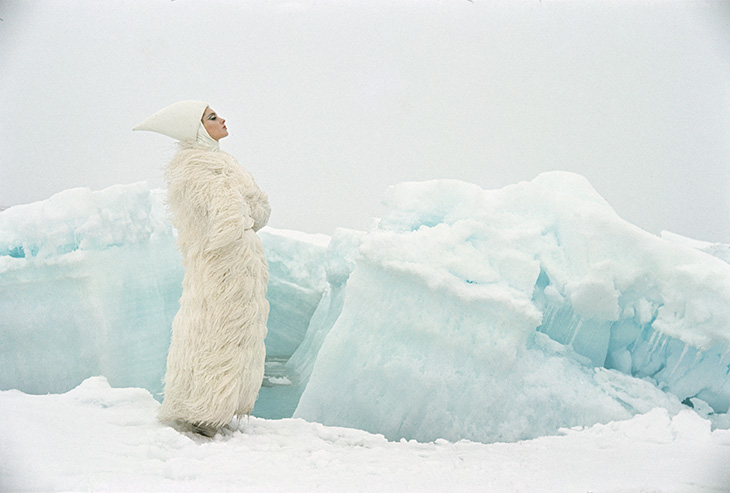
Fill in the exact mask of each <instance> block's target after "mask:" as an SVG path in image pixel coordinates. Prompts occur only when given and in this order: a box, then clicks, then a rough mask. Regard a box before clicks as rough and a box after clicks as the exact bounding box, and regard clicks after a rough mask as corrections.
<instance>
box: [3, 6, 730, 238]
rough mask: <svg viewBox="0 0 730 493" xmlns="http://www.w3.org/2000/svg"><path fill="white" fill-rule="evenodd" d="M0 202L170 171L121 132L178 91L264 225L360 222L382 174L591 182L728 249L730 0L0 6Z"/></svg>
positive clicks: (625, 207)
mask: <svg viewBox="0 0 730 493" xmlns="http://www.w3.org/2000/svg"><path fill="white" fill-rule="evenodd" d="M0 18H1V19H2V21H0V114H2V115H3V116H4V118H3V119H2V123H0V125H1V127H0V205H2V206H9V205H14V204H18V203H27V202H32V201H36V200H40V199H44V198H47V197H49V196H50V195H52V194H54V193H56V192H59V191H61V190H64V189H67V188H72V187H79V186H83V187H90V188H91V189H94V190H98V189H101V188H105V187H107V186H109V185H112V184H116V183H132V182H136V181H147V182H149V183H150V184H151V185H152V186H155V187H158V186H159V187H161V186H163V181H162V173H161V168H162V166H163V165H164V164H165V163H166V162H167V161H168V160H169V159H170V157H171V156H172V154H173V152H174V148H175V147H174V142H173V141H172V140H171V139H168V138H166V137H163V136H161V135H158V134H153V133H148V132H131V128H132V127H133V126H134V125H135V124H137V123H139V122H140V121H141V120H143V119H144V118H146V117H147V116H149V115H150V114H152V113H153V112H155V111H157V110H158V109H160V108H162V107H164V106H166V105H167V104H170V103H172V102H175V101H178V100H182V99H202V100H205V101H208V102H209V103H210V105H211V106H212V107H213V108H214V109H215V110H216V111H218V113H220V114H221V115H222V116H223V117H225V118H226V119H227V120H228V123H227V125H228V128H229V131H230V134H231V135H230V137H228V138H227V139H225V140H223V141H222V143H221V144H222V148H223V149H224V150H227V151H229V152H231V153H232V154H233V155H234V156H236V158H237V159H238V160H239V162H240V163H241V164H242V165H243V166H245V167H246V168H247V169H249V170H250V171H251V172H252V173H253V174H254V176H255V177H256V180H257V181H258V183H259V185H260V186H261V188H263V189H264V190H265V191H266V192H268V194H269V196H270V199H271V203H272V206H273V208H274V211H273V214H272V217H271V221H270V225H271V226H274V227H279V228H289V229H297V230H300V231H305V232H311V233H314V232H318V233H326V234H331V233H332V230H333V229H334V228H335V227H337V226H341V227H349V228H356V229H367V228H368V227H369V226H370V224H371V220H372V218H373V217H377V216H379V215H380V214H381V213H382V206H381V205H380V200H381V198H382V196H383V194H384V192H385V189H386V188H387V187H388V186H389V185H392V184H395V183H398V182H402V181H412V180H425V179H433V178H457V179H461V180H465V181H469V182H472V183H476V184H478V185H480V186H481V187H483V188H486V189H494V188H502V187H504V186H506V185H509V184H512V183H516V182H519V181H522V180H529V179H532V178H534V177H535V176H537V175H538V174H539V173H541V172H543V171H549V170H556V169H558V170H567V171H573V172H576V173H580V174H582V175H583V176H585V177H586V178H587V179H588V180H589V181H590V182H591V183H592V184H593V186H594V187H595V188H596V190H597V191H598V192H599V193H600V194H601V195H602V196H603V197H605V198H606V200H607V201H608V202H609V203H610V204H611V205H612V206H613V207H614V209H615V210H616V211H617V212H618V214H619V215H620V216H622V217H623V218H625V219H626V220H628V221H630V222H632V223H634V224H636V225H638V226H640V227H642V228H644V229H646V230H647V231H650V232H652V233H659V232H660V231H661V230H669V231H673V232H675V233H679V234H682V235H686V236H690V237H693V238H697V239H701V240H707V241H720V242H725V243H730V2H728V1H714V2H701V1H700V2H695V1H693V2H689V1H688V2H664V1H646V2H644V1H634V2H617V1H613V2H600V1H567V0H566V1H550V0H543V1H539V0H534V1H512V2H500V1H495V0H473V1H468V0H441V1H438V0H418V1H416V0H411V1H407V0H403V1H395V0H392V1H385V0H359V1H358V0H351V1H347V0H340V1H323V0H302V1H276V0H273V1H272V0H260V1H258V0H247V1H245V2H242V1H235V0H230V1H211V0H207V1H204V2H203V1H198V2H193V1H191V0H175V1H169V0H145V1H142V0H139V1H108V0H106V1H89V0H73V1H71V0H68V1H57V0H56V1H54V0H46V1H36V2H28V1H17V0H3V1H2V2H0Z"/></svg>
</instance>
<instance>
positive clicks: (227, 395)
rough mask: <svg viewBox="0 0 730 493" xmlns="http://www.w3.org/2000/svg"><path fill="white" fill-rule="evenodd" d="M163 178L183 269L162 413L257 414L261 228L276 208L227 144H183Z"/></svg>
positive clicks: (213, 422)
mask: <svg viewBox="0 0 730 493" xmlns="http://www.w3.org/2000/svg"><path fill="white" fill-rule="evenodd" d="M165 178H166V180H167V184H168V197H167V202H168V207H169V210H170V213H171V221H172V224H173V225H174V226H175V228H176V229H177V232H178V238H177V240H178V245H179V247H180V250H181V251H182V254H183V266H184V268H185V277H184V279H183V292H182V297H181V298H180V310H179V311H178V313H177V315H176V316H175V319H174V321H173V324H172V342H171V344H170V352H169V354H168V357H167V373H166V375H165V396H164V401H163V403H162V406H161V408H160V412H159V416H160V419H161V420H162V421H165V422H172V423H177V424H189V425H193V426H204V427H210V428H219V427H221V426H224V425H226V424H227V423H228V422H229V421H230V420H231V419H232V418H233V417H234V416H240V415H244V414H248V413H250V412H251V409H253V405H254V402H255V401H256V397H257V395H258V392H259V389H260V387H261V382H262V380H263V375H264V360H265V357H266V349H265V347H264V338H265V337H266V322H267V319H268V315H269V304H268V302H267V301H266V285H267V282H268V266H267V264H266V257H265V256H264V250H263V247H262V245H261V241H260V240H259V238H258V236H257V235H256V233H255V231H258V229H260V228H261V227H263V226H264V225H266V222H267V221H268V219H269V213H270V211H271V209H270V207H269V201H268V198H267V196H266V194H265V193H263V192H262V191H261V190H260V189H259V187H258V186H257V185H256V183H255V182H254V180H253V177H252V176H251V175H250V174H249V173H248V172H247V171H246V170H244V169H243V168H242V167H241V166H240V165H239V164H238V162H236V160H235V159H234V158H233V156H231V155H230V154H227V153H225V152H221V151H209V150H206V149H204V148H202V147H199V146H197V145H182V148H181V150H180V151H179V152H178V153H177V154H176V155H175V157H174V158H173V159H172V161H171V162H170V164H169V165H168V166H167V168H166V170H165Z"/></svg>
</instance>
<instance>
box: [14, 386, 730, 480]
mask: <svg viewBox="0 0 730 493" xmlns="http://www.w3.org/2000/svg"><path fill="white" fill-rule="evenodd" d="M0 403H1V405H0V434H1V435H2V437H3V439H2V452H0V454H2V456H1V459H2V460H0V474H1V476H0V477H1V478H2V479H0V489H1V490H2V491H195V492H200V491H251V492H255V491H261V492H272V491H287V492H295V491H333V492H348V491H378V492H381V491H393V492H403V491H414V492H415V491H419V492H422V491H480V492H485V491H488V492H491V491H494V492H502V491H525V492H535V491H555V492H588V491H591V492H639V491H645V492H650V491H651V492H653V491H663V492H678V493H679V492H681V493H685V492H713V491H714V492H722V491H729V489H730V471H728V468H727V465H728V464H729V463H730V431H727V430H715V431H710V422H709V421H707V420H704V419H702V418H700V417H699V416H698V415H697V414H695V413H694V412H693V411H690V410H686V411H682V412H680V413H679V414H677V415H676V416H674V417H670V416H669V414H668V413H667V411H666V410H663V409H655V410H652V411H650V412H648V413H646V414H643V415H638V416H635V417H633V418H632V419H630V420H626V421H619V422H613V423H609V424H606V425H594V426H592V427H590V428H580V429H567V430H563V431H562V432H561V434H560V435H559V436H551V437H542V438H537V439H534V440H526V441H521V442H517V443H492V444H482V443H476V442H469V441H459V442H456V443H453V442H447V441H445V440H436V441H435V442H430V443H419V442H416V441H405V440H401V441H397V442H393V441H387V440H386V439H385V438H383V436H382V435H373V434H369V433H367V432H364V431H360V430H354V429H348V428H338V427H327V426H323V425H321V424H317V423H309V422H306V421H304V420H301V419H282V420H267V419H261V418H255V417H251V418H250V419H244V420H242V421H241V422H239V423H235V424H232V426H231V427H230V429H226V430H225V432H224V434H222V435H218V436H216V437H215V438H213V439H207V438H202V437H200V436H197V435H193V434H189V433H178V432H177V431H175V430H173V429H172V428H169V427H166V426H163V425H161V424H160V423H159V422H158V421H157V419H156V410H157V407H158V406H159V403H158V402H157V401H156V400H155V399H153V398H152V396H151V395H150V394H149V392H147V391H146V390H142V389H134V388H122V389H114V388H111V387H109V385H108V383H107V382H106V380H105V379H104V378H101V377H95V378H91V379H88V380H86V381H85V382H83V384H82V385H80V386H79V387H78V388H76V389H74V390H72V391H70V392H68V393H65V394H50V395H43V396H37V395H27V394H24V393H21V392H20V391H17V390H9V391H4V392H0Z"/></svg>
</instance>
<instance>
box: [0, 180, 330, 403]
mask: <svg viewBox="0 0 730 493" xmlns="http://www.w3.org/2000/svg"><path fill="white" fill-rule="evenodd" d="M164 198H165V193H164V191H163V190H150V188H149V187H148V186H147V185H146V184H144V183H135V184H131V185H115V186H113V187H110V188H107V189H105V190H100V191H95V192H92V191H90V190H88V189H72V190H66V191H64V192H61V193H60V194H57V195H54V196H53V197H51V198H50V199H48V200H45V201H41V202H37V203H34V204H28V205H22V206H16V207H12V208H10V209H8V210H6V211H4V212H2V213H0V389H10V388H17V389H20V390H23V391H25V392H31V393H38V394H44V393H47V392H65V391H67V390H70V389H72V388H74V387H75V386H77V385H78V384H79V383H81V382H82V381H83V380H84V379H85V378H87V377H90V376H93V375H104V376H105V377H106V378H108V379H109V382H110V383H111V384H113V385H115V386H131V387H142V388H145V389H147V390H149V391H150V392H152V393H153V394H155V395H156V396H157V397H159V392H161V390H162V383H161V381H162V377H163V375H164V372H165V361H166V356H167V349H168V346H169V341H170V328H171V324H172V318H173V316H174V315H175V313H176V311H177V309H178V299H179V298H180V293H181V282H182V276H183V269H182V264H181V258H180V254H179V252H178V249H177V246H176V244H175V232H174V230H173V228H172V227H171V225H170V224H169V222H168V220H167V214H166V211H165V207H164ZM260 235H261V238H262V242H263V243H264V247H265V250H266V254H267V259H268V261H269V267H270V284H269V290H268V298H269V302H270V305H271V311H270V324H269V337H268V338H267V341H266V342H267V350H268V352H269V354H270V355H272V356H275V357H276V356H278V357H281V358H285V359H286V358H288V357H289V356H290V355H291V354H292V353H293V352H294V350H295V349H296V348H297V347H298V346H299V344H300V342H301V340H302V338H303V337H304V333H305V331H306V328H307V326H308V324H309V318H310V317H311V314H312V313H313V312H314V310H315V308H316V307H317V305H318V303H319V300H320V298H321V297H322V292H323V291H324V289H325V286H326V285H327V281H326V277H325V276H326V274H325V270H324V257H325V252H326V248H327V245H328V243H329V237H328V236H325V235H307V234H304V233H298V232H292V231H282V230H275V229H273V228H265V229H264V230H262V231H260ZM280 378H281V380H279V381H280V382H283V381H284V380H283V378H285V377H280ZM296 398H298V394H297V395H296ZM295 405H296V401H294V402H293V403H292V404H291V405H290V408H291V409H290V410H289V414H291V410H293V408H294V406H295Z"/></svg>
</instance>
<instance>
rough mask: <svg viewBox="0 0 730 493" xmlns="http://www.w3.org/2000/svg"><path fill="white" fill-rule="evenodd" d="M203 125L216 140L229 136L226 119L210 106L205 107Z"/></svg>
mask: <svg viewBox="0 0 730 493" xmlns="http://www.w3.org/2000/svg"><path fill="white" fill-rule="evenodd" d="M203 126H204V127H205V130H207V132H208V135H210V137H211V138H212V139H214V140H220V139H222V138H223V137H226V136H228V128H226V121H225V120H224V119H223V118H221V117H220V116H218V115H217V114H216V113H215V111H213V110H211V109H210V108H205V113H203Z"/></svg>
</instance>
